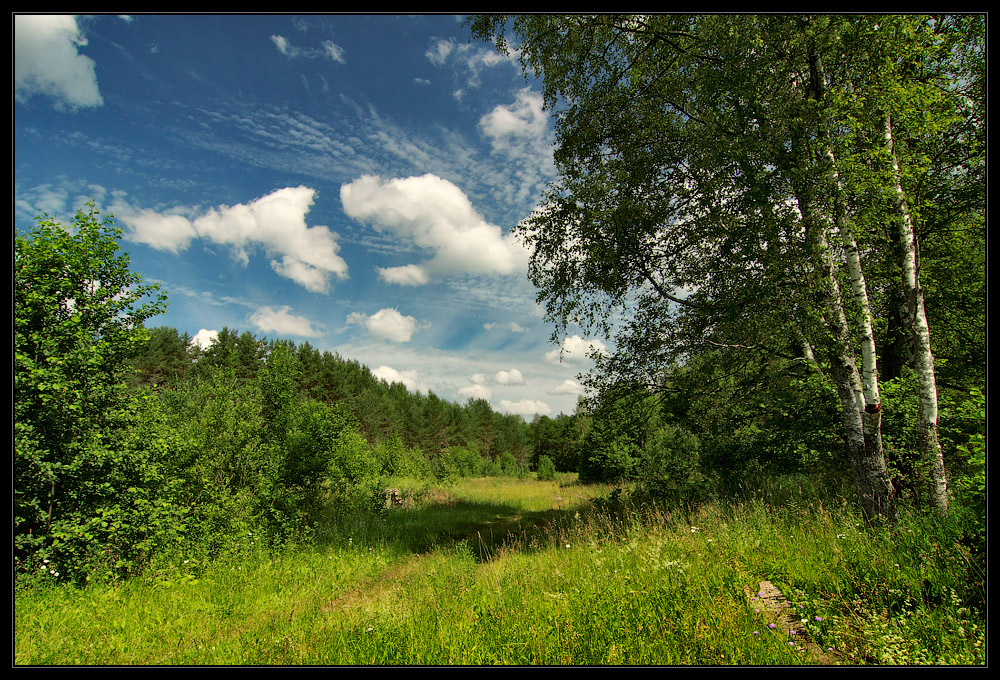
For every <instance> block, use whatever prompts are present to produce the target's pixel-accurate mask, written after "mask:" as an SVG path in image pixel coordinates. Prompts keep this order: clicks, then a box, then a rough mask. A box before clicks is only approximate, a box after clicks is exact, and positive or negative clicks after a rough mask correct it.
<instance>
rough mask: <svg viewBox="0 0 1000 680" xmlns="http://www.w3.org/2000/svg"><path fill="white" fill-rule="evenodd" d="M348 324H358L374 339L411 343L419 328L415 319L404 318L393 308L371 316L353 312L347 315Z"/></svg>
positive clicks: (410, 317)
mask: <svg viewBox="0 0 1000 680" xmlns="http://www.w3.org/2000/svg"><path fill="white" fill-rule="evenodd" d="M347 323H356V324H358V325H360V326H363V327H364V328H365V329H366V330H367V331H368V333H369V334H370V335H372V336H373V337H376V338H382V339H384V340H391V341H393V342H409V341H410V338H412V337H413V334H414V333H415V332H416V330H417V328H418V327H419V324H418V323H417V320H416V319H415V318H413V317H412V316H403V315H402V314H400V313H399V310H397V309H392V308H385V309H380V310H379V311H377V312H375V313H374V314H372V315H371V316H367V315H365V314H362V313H361V312H351V313H350V314H348V315H347Z"/></svg>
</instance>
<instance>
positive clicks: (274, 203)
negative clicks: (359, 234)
mask: <svg viewBox="0 0 1000 680" xmlns="http://www.w3.org/2000/svg"><path fill="white" fill-rule="evenodd" d="M315 196H316V190H315V189H310V188H309V187H304V186H299V187H286V188H284V189H278V190H277V191H274V192H272V193H270V194H268V195H266V196H263V197H261V198H258V199H256V200H254V201H251V202H250V203H247V204H242V203H240V204H237V205H234V206H228V205H223V206H220V207H218V208H211V209H210V210H208V211H207V212H205V213H204V214H202V215H200V216H198V217H196V218H194V219H193V220H192V219H189V218H188V217H185V216H184V215H180V214H177V213H176V211H174V213H172V214H164V213H158V212H155V211H153V210H143V209H136V208H134V207H132V206H131V205H129V204H128V203H127V202H125V201H124V200H123V199H122V198H120V197H119V198H118V199H116V201H115V203H113V204H112V206H111V210H112V212H113V213H114V214H115V216H116V218H118V220H119V221H120V222H121V223H122V224H124V225H126V226H127V227H128V232H127V233H126V234H125V238H126V239H128V240H130V241H133V242H135V243H144V244H146V245H148V246H150V247H152V248H156V249H157V250H167V251H170V252H173V253H179V252H180V251H182V250H184V249H186V248H187V247H188V246H189V245H190V243H191V241H192V240H194V239H195V238H201V239H206V240H208V241H211V242H213V243H218V244H221V245H226V246H229V247H230V248H231V249H232V252H233V255H234V256H235V257H236V258H237V259H238V260H239V261H240V262H242V263H243V264H244V265H246V264H248V263H249V261H250V252H249V251H251V250H253V249H254V248H256V247H263V248H264V250H265V251H266V252H267V254H268V255H270V256H271V257H272V259H271V268H272V269H274V271H275V272H276V273H277V274H278V275H279V276H283V277H285V278H288V279H291V280H292V281H295V282H296V283H298V284H299V285H300V286H302V287H303V288H305V289H306V290H309V291H312V292H314V293H325V292H326V291H327V290H328V289H329V285H330V278H331V276H336V277H337V278H341V279H344V278H347V263H346V262H345V261H344V260H343V258H341V257H340V256H339V255H338V254H337V252H338V251H339V250H340V246H339V245H338V244H337V234H336V233H334V232H332V231H330V229H329V228H328V227H325V226H314V227H310V226H308V225H307V224H306V215H307V214H308V213H309V210H310V209H311V207H312V204H313V201H314V199H315Z"/></svg>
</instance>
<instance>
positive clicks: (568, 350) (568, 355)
mask: <svg viewBox="0 0 1000 680" xmlns="http://www.w3.org/2000/svg"><path fill="white" fill-rule="evenodd" d="M594 352H597V353H598V354H607V353H608V347H607V345H605V344H604V343H603V342H601V341H600V340H596V339H595V340H585V339H584V338H581V337H580V336H579V335H571V336H570V337H568V338H566V339H565V340H563V341H562V344H561V345H560V346H559V349H554V350H552V351H551V352H547V353H546V354H545V360H546V361H548V362H550V363H553V364H558V363H560V362H566V363H573V364H578V363H581V362H584V361H586V360H587V359H589V358H590V355H591V354H592V353H594Z"/></svg>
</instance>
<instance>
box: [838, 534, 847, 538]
mask: <svg viewBox="0 0 1000 680" xmlns="http://www.w3.org/2000/svg"><path fill="white" fill-rule="evenodd" d="M837 538H847V534H837Z"/></svg>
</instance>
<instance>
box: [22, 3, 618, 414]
mask: <svg viewBox="0 0 1000 680" xmlns="http://www.w3.org/2000/svg"><path fill="white" fill-rule="evenodd" d="M14 29H15V50H14V80H15V83H14V159H13V166H14V220H15V228H16V229H19V230H25V229H28V228H30V225H31V224H32V221H33V219H34V218H35V217H36V216H38V215H39V214H41V213H43V212H44V213H46V214H48V215H50V216H52V217H55V218H57V219H60V220H61V221H63V222H64V223H65V224H69V223H70V222H71V220H72V216H73V214H74V213H75V211H76V210H77V209H78V208H79V207H80V206H82V205H83V204H84V202H86V201H87V200H88V199H92V200H93V201H94V202H95V203H96V204H97V207H98V208H99V209H100V210H101V212H102V213H105V214H108V213H110V214H113V215H114V217H115V221H116V222H117V223H118V225H119V226H120V227H121V228H122V230H123V231H124V241H123V247H124V248H125V250H126V251H127V252H128V253H129V255H130V256H131V259H132V266H133V269H135V270H136V271H138V272H140V273H141V274H142V275H143V277H144V278H145V279H146V280H147V281H155V282H158V283H159V284H160V285H161V287H162V288H163V290H165V291H166V293H167V295H168V298H169V309H168V311H167V313H166V314H165V315H163V316H160V317H157V318H155V319H152V320H150V322H149V325H151V326H158V325H167V326H173V327H175V328H177V329H178V331H180V332H185V331H186V332H188V333H189V334H190V335H191V336H193V337H194V336H197V337H199V338H205V337H210V335H211V331H218V330H219V329H221V328H222V327H223V326H228V327H229V328H231V329H238V330H240V331H244V330H249V331H251V332H253V333H254V334H255V335H257V336H258V337H267V338H288V339H291V340H293V341H295V342H296V343H302V342H306V341H308V342H309V343H310V344H312V345H313V346H314V347H316V348H318V349H320V350H328V351H331V352H337V353H339V354H340V355H341V356H343V357H346V358H350V359H356V360H358V361H360V362H361V363H363V364H365V365H367V366H368V367H369V368H370V369H371V370H372V371H373V372H374V373H375V374H376V375H377V376H378V377H380V378H383V379H386V380H388V381H399V382H403V383H404V384H406V385H407V387H408V388H409V389H411V390H413V391H420V392H427V391H428V390H430V391H433V392H434V393H435V394H437V395H438V396H440V397H443V398H445V399H450V400H453V401H457V402H464V401H466V400H467V399H469V398H485V399H487V400H488V401H489V402H490V403H491V404H492V405H493V407H494V409H496V410H498V411H500V412H505V413H519V414H521V415H524V416H525V417H526V418H528V419H530V418H531V417H532V416H533V415H534V414H536V413H540V414H545V415H550V416H555V415H556V414H558V413H560V412H566V413H570V412H572V410H573V408H574V407H575V404H576V400H577V396H578V394H580V387H579V384H578V380H577V376H578V374H579V373H581V372H582V371H585V370H586V369H588V368H589V367H590V361H589V360H588V359H587V358H586V351H587V348H588V347H590V346H592V345H593V344H594V343H597V344H596V346H597V347H598V348H600V347H603V345H602V344H601V341H600V339H594V338H584V337H581V336H580V335H578V334H577V335H574V334H573V333H572V332H571V333H570V334H569V336H568V337H567V338H566V339H564V342H563V346H562V349H563V350H564V351H562V352H560V347H559V346H556V345H554V344H552V343H551V342H550V335H551V332H552V327H551V325H550V324H547V323H545V322H544V320H543V318H542V313H541V309H540V308H539V307H538V306H537V305H536V304H535V301H534V300H535V291H534V289H533V287H532V286H531V283H530V281H528V279H527V263H528V257H529V253H528V252H527V250H526V249H525V248H524V246H523V245H522V244H520V243H519V242H518V241H517V240H516V239H514V238H513V237H512V236H511V234H510V230H511V227H512V226H513V225H515V224H516V223H517V222H518V220H520V219H522V218H523V217H525V216H526V215H528V214H529V213H530V212H531V210H532V209H533V208H535V207H536V206H537V205H538V202H539V200H540V198H541V196H542V192H543V190H544V187H545V185H546V183H547V182H549V181H551V180H552V179H554V177H555V174H554V173H555V170H554V167H553V163H552V143H553V140H554V135H553V125H552V120H551V117H550V116H549V112H547V111H545V110H543V108H542V100H541V96H540V87H539V84H538V83H534V82H527V81H525V79H524V77H523V75H522V73H521V69H520V66H519V64H518V63H517V61H516V59H513V58H505V57H501V56H500V55H498V54H496V52H495V50H494V49H493V48H492V47H491V46H490V45H489V44H486V43H481V42H470V40H469V37H470V36H469V32H468V29H467V28H465V27H464V26H463V25H462V21H461V18H460V17H455V16H443V15H422V16H396V15H374V16H356V15H344V16H337V15H309V16H286V15H255V16H236V15H222V16H207V15H206V16H190V15H188V16H181V15H162V16H160V15H136V16H128V17H122V16H111V15H108V16H88V17H84V16H77V17H69V16H52V15H37V16H16V17H15V18H14ZM560 355H561V361H560Z"/></svg>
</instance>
